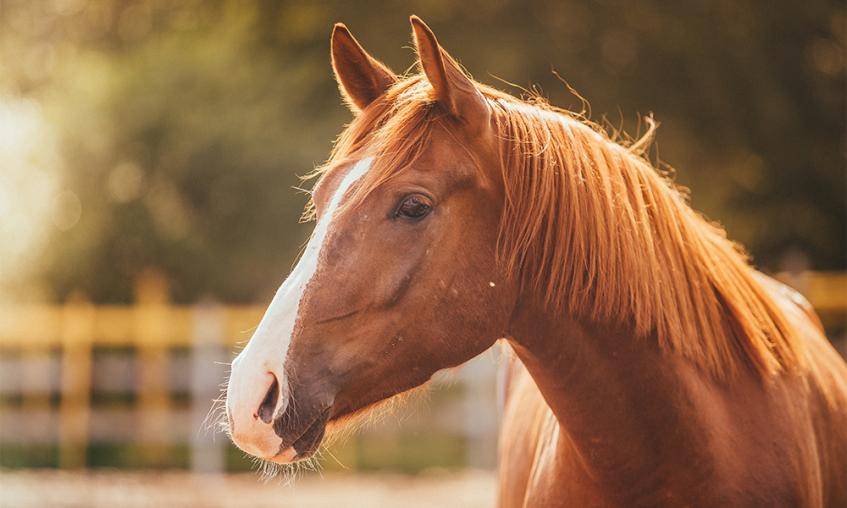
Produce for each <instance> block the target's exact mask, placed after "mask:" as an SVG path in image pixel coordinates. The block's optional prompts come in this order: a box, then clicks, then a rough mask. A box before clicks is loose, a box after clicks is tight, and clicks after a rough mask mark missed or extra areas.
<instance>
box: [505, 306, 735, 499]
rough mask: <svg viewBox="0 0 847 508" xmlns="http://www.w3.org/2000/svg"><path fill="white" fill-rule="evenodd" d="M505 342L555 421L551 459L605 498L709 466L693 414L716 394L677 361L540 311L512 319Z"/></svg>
mask: <svg viewBox="0 0 847 508" xmlns="http://www.w3.org/2000/svg"><path fill="white" fill-rule="evenodd" d="M509 340H510V343H511V345H512V347H513V349H514V350H515V351H516V353H517V355H518V356H519V357H520V359H521V361H522V362H523V363H524V365H525V366H526V368H527V370H528V372H529V374H530V375H531V376H532V377H533V379H534V381H535V383H536V384H537V386H538V388H539V390H540V391H541V394H542V395H543V397H544V399H545V401H546V402H547V404H548V405H549V406H550V408H551V410H552V411H553V413H554V415H555V417H556V419H557V420H558V423H559V426H560V429H559V431H560V435H561V436H562V437H564V439H562V438H560V439H559V440H558V445H557V446H559V448H560V450H559V453H560V454H562V455H567V457H561V460H568V461H570V462H571V463H574V460H575V459H577V460H576V462H577V463H579V464H580V465H581V467H584V468H585V470H586V471H585V473H586V474H587V475H588V476H589V477H590V478H591V480H592V481H595V482H597V483H598V486H600V487H601V488H602V489H603V490H605V491H606V492H608V493H609V494H610V495H611V496H612V497H617V496H621V498H622V499H627V498H629V499H632V498H633V497H632V496H635V497H641V496H642V495H648V497H649V495H651V494H650V493H654V492H657V491H658V490H660V489H666V488H668V486H666V485H661V486H660V485H649V484H645V481H648V482H649V479H651V478H679V475H675V474H667V473H673V469H674V468H682V467H687V468H689V470H690V471H691V474H692V475H694V476H691V477H692V478H693V477H696V475H697V473H698V471H699V469H700V468H701V467H703V468H708V467H710V466H709V463H710V455H709V438H708V434H709V433H708V431H707V428H706V427H707V425H706V423H705V422H704V421H703V417H702V408H703V407H704V406H703V405H706V404H711V403H713V402H714V401H715V400H717V398H716V397H717V395H716V394H717V391H719V390H720V387H719V386H717V385H715V384H714V381H712V380H710V379H709V377H708V376H703V375H702V372H701V371H699V370H698V369H697V368H696V367H694V366H693V365H692V364H691V363H690V362H688V361H686V360H685V359H684V358H682V357H681V356H680V355H674V354H669V353H667V352H662V351H661V350H660V348H659V346H658V344H657V341H656V340H651V338H647V337H636V335H635V333H634V331H632V330H627V329H625V328H624V327H615V326H610V325H600V324H586V323H581V322H578V321H576V320H572V319H569V318H565V317H561V318H559V317H552V316H550V315H548V314H546V313H543V312H529V311H520V310H519V311H518V312H516V314H515V316H514V319H513V327H512V337H511V338H510V339H509ZM574 455H575V456H574ZM663 472H664V473H665V474H663ZM703 473H704V474H707V472H706V471H703ZM657 481H658V480H657ZM633 488H637V489H641V490H640V491H639V492H632V491H631V489H633ZM680 488H684V487H680Z"/></svg>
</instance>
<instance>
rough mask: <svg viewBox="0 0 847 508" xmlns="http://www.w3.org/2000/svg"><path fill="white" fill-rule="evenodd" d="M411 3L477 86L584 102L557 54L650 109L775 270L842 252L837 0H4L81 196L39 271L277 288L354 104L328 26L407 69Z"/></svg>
mask: <svg viewBox="0 0 847 508" xmlns="http://www.w3.org/2000/svg"><path fill="white" fill-rule="evenodd" d="M411 13H416V14H418V15H421V16H422V17H423V18H424V19H426V20H427V21H428V22H429V23H431V25H432V26H433V27H434V28H435V29H436V32H437V33H438V35H439V38H440V40H441V41H442V43H443V44H445V46H446V47H448V48H450V49H451V50H452V51H453V53H454V54H456V55H457V56H458V57H459V58H461V60H462V62H463V63H464V64H465V65H466V66H467V68H468V69H469V70H470V71H471V73H472V74H474V75H475V76H476V77H477V79H479V80H481V81H483V82H487V83H489V84H493V85H495V86H499V87H501V88H505V89H509V88H510V87H509V86H508V85H506V84H505V83H503V82H501V81H498V80H497V79H495V77H494V76H497V77H499V78H502V79H504V80H506V81H509V82H514V83H517V84H519V85H522V86H525V87H527V88H529V87H531V86H537V87H538V88H539V89H540V90H541V91H542V92H543V93H544V94H545V95H546V96H548V97H550V99H551V101H552V102H553V103H556V104H558V105H562V106H569V107H572V108H576V109H579V108H580V107H581V106H580V103H579V101H578V100H577V98H575V97H574V96H573V95H572V94H570V93H569V92H568V91H567V89H566V87H564V86H563V85H562V84H561V83H560V82H559V81H558V79H557V78H556V76H554V75H553V73H552V72H551V68H554V69H556V70H557V71H558V72H559V73H560V74H561V75H562V76H563V77H564V78H565V79H567V80H568V82H569V83H570V84H571V85H572V86H573V87H574V88H575V89H576V90H579V91H580V92H581V93H582V94H583V95H584V96H585V97H587V98H588V99H589V100H590V102H591V104H592V109H593V111H594V117H595V118H599V116H600V115H599V114H598V112H608V113H609V114H608V119H609V121H610V122H611V123H612V124H614V125H616V126H617V125H620V126H622V127H624V128H625V129H627V130H628V131H630V132H634V131H636V130H637V115H638V113H646V112H649V111H652V112H654V114H655V116H656V118H657V119H658V120H659V121H660V122H661V123H662V128H661V130H660V134H659V142H658V146H659V147H660V148H661V159H662V160H664V161H667V162H668V163H670V164H672V165H673V166H675V167H676V168H678V175H677V179H678V181H679V182H680V183H682V184H685V185H687V186H689V187H690V188H691V189H692V199H693V202H694V205H695V207H697V208H698V209H700V210H703V211H704V212H705V213H706V214H707V215H708V216H710V217H711V218H713V219H715V220H718V221H720V222H722V223H724V224H725V225H726V226H727V228H728V229H729V232H730V235H731V236H732V237H733V238H736V239H738V240H739V241H741V242H742V243H744V244H745V245H746V246H747V247H748V248H749V249H750V251H751V252H752V253H753V254H754V258H755V260H756V261H757V262H758V263H759V264H760V265H762V266H764V267H765V268H768V269H778V268H779V267H780V263H781V259H782V258H783V256H785V254H786V253H788V252H796V251H798V250H800V251H802V252H805V253H806V255H807V256H808V257H809V259H810V260H811V264H812V266H813V267H815V268H819V269H834V268H837V269H843V268H845V257H847V254H846V253H845V249H846V248H847V247H845V236H847V234H845V232H846V231H847V225H846V224H845V214H847V209H845V137H844V133H845V120H844V111H845V93H844V90H845V85H847V83H845V24H847V18H845V7H844V4H843V2H835V1H824V0H815V1H812V2H804V3H802V4H796V3H794V4H792V3H780V4H773V3H772V2H764V1H761V0H760V1H750V2H733V1H730V0H720V1H716V2H706V3H702V2H676V3H673V2H671V3H668V2H662V1H659V0H645V1H641V2H627V1H623V0H602V1H601V0H596V1H587V0H586V1H577V0H569V1H561V0H536V1H531V2H525V1H517V0H512V1H506V0H499V1H494V2H492V1H490V0H488V1H481V0H471V1H468V2H445V1H442V0H417V1H413V2H409V3H399V2H393V1H375V0H374V1H369V2H308V3H307V2H294V1H287V2H285V1H271V0H252V1H214V2H200V1H183V2H164V1H160V2H149V1H140V0H114V1H111V2H86V1H84V0H56V1H53V2H28V1H25V0H13V1H9V0H7V1H4V2H0V95H5V96H7V97H18V98H29V99H33V100H35V101H37V102H38V103H40V104H41V105H42V107H43V110H44V112H45V115H46V116H47V117H48V118H49V120H50V121H51V122H52V123H53V125H54V126H55V127H56V131H57V133H58V139H59V148H60V153H61V159H62V164H61V168H62V171H63V176H62V182H61V186H62V188H63V189H64V190H63V192H64V193H65V194H62V195H63V196H72V197H73V199H78V201H74V200H73V199H70V198H68V200H69V202H71V203H72V204H73V205H74V206H81V213H79V211H78V210H76V212H77V213H78V216H79V217H78V220H76V221H75V222H74V223H73V224H72V225H71V226H68V227H65V228H58V227H54V228H53V229H52V231H51V234H50V238H49V243H48V244H47V247H46V248H44V249H43V251H42V252H41V253H40V254H39V255H38V256H33V257H34V258H35V259H37V261H38V262H37V263H36V264H35V265H34V267H35V268H34V271H33V272H32V277H34V278H35V280H40V281H43V282H44V284H45V285H47V286H49V287H50V288H53V289H54V292H55V296H56V297H61V296H63V295H64V294H66V293H67V292H69V291H70V290H72V289H73V288H81V289H83V290H84V291H86V292H87V293H89V294H90V295H91V296H92V298H94V299H95V300H97V301H125V300H128V299H130V298H131V287H132V280H133V278H134V277H135V275H136V274H137V273H139V272H140V271H141V270H143V269H144V268H145V267H148V266H155V267H158V268H159V269H161V270H163V271H165V272H166V273H167V275H168V276H169V277H170V279H171V280H172V286H173V289H174V296H175V298H176V299H177V300H182V301H191V300H194V299H196V298H197V297H198V295H201V294H203V293H214V294H216V295H218V296H219V297H220V298H223V299H226V300H230V301H246V300H254V299H256V298H259V297H261V296H262V295H265V294H267V293H269V292H270V291H272V290H273V289H274V288H275V287H276V286H277V285H278V283H279V282H280V280H281V279H282V278H283V277H284V275H285V274H286V272H287V271H288V268H289V266H290V265H291V262H292V260H293V259H294V257H295V255H296V252H297V250H298V248H299V246H300V245H301V244H302V242H303V240H304V238H305V235H306V234H307V232H308V230H309V227H307V226H298V225H297V222H296V219H297V217H298V214H299V211H300V209H301V207H302V205H303V204H304V203H305V196H303V195H301V194H300V193H298V192H297V191H295V190H293V188H292V187H294V186H297V185H298V183H299V181H298V178H297V175H299V174H304V173H306V172H308V171H309V170H310V169H311V168H312V167H313V166H314V165H315V164H319V163H320V162H321V161H322V159H323V158H324V157H326V155H327V154H328V152H329V148H330V146H331V140H332V139H333V138H334V136H335V135H336V134H337V132H339V131H340V129H341V128H342V125H343V124H344V123H345V122H346V121H348V120H349V113H348V112H347V111H346V110H345V108H344V107H343V106H342V105H341V102H340V100H339V99H338V97H337V92H336V89H335V84H334V82H333V80H332V76H331V73H330V70H329V63H328V62H329V60H328V47H327V46H328V44H327V42H328V35H329V31H330V28H331V26H332V23H333V22H335V21H344V22H346V23H347V24H348V26H350V27H351V29H352V30H353V31H354V32H355V33H356V34H357V36H358V37H360V39H361V40H362V41H363V43H364V44H365V46H366V47H367V48H368V49H369V50H370V51H372V52H373V53H374V54H375V55H377V56H379V57H380V58H382V59H384V60H385V61H386V62H387V63H389V64H390V65H391V66H392V67H393V68H394V69H395V70H399V71H403V70H405V69H407V68H408V66H409V65H410V64H411V63H412V62H413V55H412V53H411V51H409V49H408V46H409V42H408V41H409V39H410V37H409V27H408V22H407V16H408V15H409V14H411ZM511 91H513V92H515V93H519V90H515V89H511ZM0 122H2V119H0ZM0 171H2V168H0ZM68 193H69V194H68ZM59 201H61V200H59ZM57 206H60V207H61V203H59V204H58V205H57ZM0 209H2V207H0ZM4 241H13V239H4Z"/></svg>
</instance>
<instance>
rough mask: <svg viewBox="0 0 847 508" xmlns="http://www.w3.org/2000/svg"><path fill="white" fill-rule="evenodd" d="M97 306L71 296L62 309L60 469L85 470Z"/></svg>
mask: <svg viewBox="0 0 847 508" xmlns="http://www.w3.org/2000/svg"><path fill="white" fill-rule="evenodd" d="M94 313H95V310H94V306H93V305H91V303H90V302H89V301H88V300H87V299H86V298H85V296H84V295H83V294H81V293H72V294H71V296H70V297H69V298H68V300H67V301H66V302H65V305H64V307H63V308H62V320H61V332H60V334H61V341H62V368H61V373H62V374H61V376H62V377H61V385H60V386H61V395H62V398H61V402H60V406H59V467H61V468H82V467H85V464H86V453H87V451H88V421H89V418H90V414H91V405H90V403H91V343H92V341H93V337H92V335H93V333H94Z"/></svg>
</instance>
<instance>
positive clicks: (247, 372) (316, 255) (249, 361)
mask: <svg viewBox="0 0 847 508" xmlns="http://www.w3.org/2000/svg"><path fill="white" fill-rule="evenodd" d="M372 162H373V157H368V158H366V159H362V160H360V161H359V162H357V163H356V164H355V165H354V166H353V167H352V168H351V169H350V170H349V171H348V172H347V174H346V175H344V179H342V181H341V184H339V186H338V188H337V189H336V191H335V193H334V194H333V196H332V199H331V200H330V202H329V206H327V209H326V211H325V212H324V214H323V216H322V217H321V218H320V220H318V223H317V225H316V226H315V229H314V231H312V236H311V237H310V238H309V242H308V243H307V244H306V248H305V249H304V250H303V255H302V256H301V258H300V260H299V261H298V262H297V266H295V267H294V270H293V271H292V272H291V274H290V275H289V276H288V278H286V279H285V282H283V283H282V286H280V288H279V289H278V290H277V292H276V295H274V298H273V301H271V304H270V306H269V307H268V309H267V310H266V311H265V315H264V316H263V317H262V321H261V322H260V323H259V326H258V327H257V328H256V331H255V332H254V333H253V337H252V338H251V339H250V342H249V343H248V344H247V347H245V348H244V350H243V351H242V352H241V354H239V355H238V357H237V358H236V359H235V361H233V363H232V374H231V376H230V382H229V385H228V387H227V401H228V404H230V410H231V412H232V416H233V419H234V420H235V421H234V424H235V430H236V432H237V431H238V430H239V429H238V427H239V423H241V425H244V424H245V423H246V422H243V421H242V420H243V419H244V418H246V417H249V418H251V419H252V414H253V412H255V411H256V410H257V408H258V406H259V404H260V403H261V401H262V399H263V398H264V396H265V394H264V393H258V392H260V391H262V390H264V389H266V388H267V379H268V377H267V373H268V372H273V374H274V375H275V376H276V377H277V379H278V381H279V388H280V392H281V396H280V397H279V399H280V400H279V401H278V403H277V407H276V408H275V412H274V414H275V415H276V414H279V412H280V411H281V410H282V409H284V408H285V406H286V404H287V402H288V382H287V379H286V377H285V372H284V365H285V359H286V356H287V355H288V348H289V346H290V344H291V335H292V333H293V332H294V325H295V323H296V322H297V316H298V313H299V310H300V304H301V303H302V300H303V294H304V292H305V290H306V287H307V286H308V284H309V281H311V280H312V277H313V276H314V275H315V272H316V271H317V269H318V260H319V259H320V254H321V249H322V247H323V243H324V240H325V239H326V237H327V235H328V233H329V231H330V225H331V223H332V219H333V215H334V213H335V211H336V210H337V209H338V206H339V205H340V204H341V200H342V199H343V198H344V195H345V194H346V192H347V190H348V189H349V188H350V186H351V185H353V184H354V183H355V182H356V181H357V180H359V179H360V178H361V177H362V176H364V174H365V173H367V172H368V169H370V167H371V163H372ZM263 383H264V385H263ZM247 411H249V413H248V414H247V415H246V416H244V415H245V412H247ZM237 413H240V414H241V415H242V418H238V414H237ZM265 427H266V428H267V431H268V432H271V433H272V432H273V430H272V429H271V427H270V426H269V425H265Z"/></svg>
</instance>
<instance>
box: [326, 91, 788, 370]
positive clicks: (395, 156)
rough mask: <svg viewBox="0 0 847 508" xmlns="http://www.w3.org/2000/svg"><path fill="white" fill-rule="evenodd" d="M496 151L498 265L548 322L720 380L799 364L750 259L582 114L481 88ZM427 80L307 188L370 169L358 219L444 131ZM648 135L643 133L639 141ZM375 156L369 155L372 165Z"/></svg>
mask: <svg viewBox="0 0 847 508" xmlns="http://www.w3.org/2000/svg"><path fill="white" fill-rule="evenodd" d="M477 86H478V87H479V89H480V91H481V92H482V94H483V96H484V97H485V98H486V99H487V101H488V103H489V105H490V107H491V111H492V115H493V119H494V124H495V125H496V129H497V139H498V140H499V141H498V142H499V145H500V146H499V150H500V172H501V175H502V179H503V186H504V189H505V203H504V204H503V213H502V217H501V220H500V226H499V235H498V257H499V260H500V262H501V263H503V266H504V268H505V269H506V272H507V273H509V274H512V275H513V276H515V277H518V278H519V279H518V280H519V281H520V283H521V285H522V287H523V290H524V291H532V292H534V294H536V295H539V296H540V297H541V298H542V299H543V302H544V304H545V305H546V306H547V307H548V308H549V309H551V310H553V311H556V312H563V313H567V314H569V315H572V316H574V317H576V318H578V319H583V320H589V321H594V322H612V323H621V324H630V325H631V326H633V327H634V329H635V333H636V335H638V336H641V337H647V336H654V337H656V338H657V340H658V342H659V345H660V347H661V348H662V349H663V350H670V351H676V352H678V353H680V354H682V355H683V356H685V357H686V358H688V359H689V360H690V361H691V362H692V363H694V364H695V365H697V366H699V367H701V368H702V369H704V370H706V371H708V372H710V373H712V374H714V375H715V376H716V377H719V378H729V377H731V376H732V375H733V374H734V373H735V372H736V371H737V370H738V368H739V366H740V365H744V364H746V365H747V366H749V367H750V368H752V369H753V370H754V371H755V372H757V373H758V374H760V375H761V376H763V377H764V376H768V375H774V374H776V373H779V372H782V371H785V370H789V369H791V368H793V367H795V366H797V365H799V363H800V359H801V357H802V355H801V353H800V351H799V348H800V344H799V342H798V340H797V338H796V337H794V335H793V334H792V332H791V327H790V326H789V324H788V323H787V320H786V317H785V316H784V314H783V312H782V311H781V310H780V309H779V308H778V306H777V303H776V302H775V301H774V300H773V299H772V298H771V297H770V296H769V294H768V293H767V292H766V290H765V288H764V287H763V286H762V285H761V284H760V282H759V281H758V280H757V277H758V275H757V273H758V272H756V270H755V269H754V268H753V267H751V266H750V264H749V261H748V257H747V256H746V254H745V253H744V252H743V251H742V250H741V249H740V248H739V246H738V245H736V244H735V243H734V242H732V241H730V240H729V239H727V237H726V233H725V231H724V229H723V228H722V227H721V226H719V225H718V224H714V223H710V222H708V221H707V220H706V219H704V218H703V217H702V216H701V215H700V214H699V213H697V212H695V211H694V210H693V209H692V208H691V207H690V206H689V205H688V203H687V201H686V198H685V194H684V193H683V192H682V191H681V190H680V189H679V188H677V187H676V186H675V185H674V184H673V183H672V182H671V181H670V180H669V179H668V178H667V176H665V175H663V174H662V173H660V172H659V171H657V169H656V168H654V167H653V166H652V164H651V163H650V162H649V161H648V160H646V159H645V158H643V157H642V156H640V155H639V153H642V152H643V149H644V145H645V144H647V143H649V140H648V142H647V143H645V142H643V141H642V140H639V141H637V142H635V143H634V144H633V145H630V147H629V148H627V147H625V146H623V145H622V144H619V143H616V142H615V141H614V140H613V139H611V138H610V137H609V135H608V134H607V133H606V132H605V131H604V130H602V129H600V128H598V127H597V126H595V125H593V124H590V123H588V122H587V121H585V120H584V119H582V118H580V117H579V116H577V115H574V114H572V113H569V112H567V111H565V110H561V109H558V108H555V107H553V106H550V105H549V104H547V103H545V102H543V101H540V100H537V99H536V100H534V101H532V102H528V101H524V100H521V99H518V98H515V97H513V96H511V95H508V94H505V93H503V92H500V91H497V90H494V89H492V88H489V87H487V86H484V85H480V84H478V85H477ZM430 92H431V87H430V85H429V84H428V82H427V80H426V79H425V77H423V76H422V75H413V76H410V77H407V78H405V79H402V80H400V81H399V82H398V83H397V84H395V85H394V86H393V87H392V88H391V89H390V90H389V91H388V92H387V93H386V94H385V95H384V96H383V97H382V98H380V99H378V100H377V101H376V102H375V103H374V104H371V105H370V106H369V107H368V108H366V109H365V110H364V111H363V112H362V113H361V114H360V115H359V116H358V117H357V118H356V119H355V120H354V121H353V122H352V123H351V124H350V125H349V126H348V128H347V129H345V131H344V132H343V133H342V135H341V137H340V138H339V139H338V140H337V142H336V144H335V148H334V150H333V155H332V157H331V158H330V161H329V162H328V164H327V165H326V166H324V168H318V169H317V170H316V172H315V175H320V174H322V173H323V172H324V171H325V169H326V168H329V167H333V166H335V165H336V164H338V163H339V162H340V161H342V160H344V159H348V158H349V159H354V158H356V156H357V155H358V153H359V152H360V151H363V150H369V151H371V153H372V154H373V155H375V156H376V158H375V162H374V165H373V166H372V167H371V169H370V171H369V172H368V174H367V175H366V176H365V178H364V179H363V181H362V182H361V183H360V185H359V186H358V187H357V189H356V190H355V191H354V195H353V196H352V197H351V199H350V200H349V201H348V205H350V206H355V203H358V202H361V200H362V199H364V197H365V196H366V195H367V194H369V193H370V192H371V191H372V190H373V189H375V188H376V187H378V186H380V185H382V184H383V183H384V182H385V181H387V180H388V179H390V178H392V177H393V176H395V175H397V174H399V173H400V172H402V171H403V169H404V168H406V167H408V166H409V165H410V164H412V163H413V162H414V161H415V159H416V158H417V157H418V156H419V155H420V153H421V151H422V150H423V148H424V147H425V146H426V144H427V141H428V139H429V137H430V134H431V132H432V130H433V129H434V128H435V126H437V125H442V126H445V127H446V128H448V129H449V128H450V126H449V124H448V123H447V121H446V117H445V115H444V113H443V111H442V110H441V108H439V107H438V105H437V104H435V103H434V102H433V101H432V100H431V98H430ZM650 134H651V133H650V132H648V136H649V135H650ZM374 152H375V153H374Z"/></svg>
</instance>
